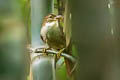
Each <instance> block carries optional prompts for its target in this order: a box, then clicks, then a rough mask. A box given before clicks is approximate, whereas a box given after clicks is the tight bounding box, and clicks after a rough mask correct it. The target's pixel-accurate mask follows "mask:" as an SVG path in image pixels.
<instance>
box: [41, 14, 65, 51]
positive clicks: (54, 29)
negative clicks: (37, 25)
mask: <svg viewBox="0 0 120 80" xmlns="http://www.w3.org/2000/svg"><path fill="white" fill-rule="evenodd" d="M40 36H41V39H42V40H43V41H44V42H45V43H46V44H47V45H48V46H49V47H50V48H52V49H55V50H61V49H63V48H65V45H66V40H65V35H64V32H63V16H61V15H58V16H56V15H54V14H49V15H48V16H46V17H45V18H44V20H43V24H42V28H41V32H40Z"/></svg>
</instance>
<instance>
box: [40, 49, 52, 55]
mask: <svg viewBox="0 0 120 80" xmlns="http://www.w3.org/2000/svg"><path fill="white" fill-rule="evenodd" d="M49 49H50V48H43V51H42V53H44V55H48V54H47V53H46V50H49Z"/></svg>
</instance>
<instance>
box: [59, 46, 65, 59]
mask: <svg viewBox="0 0 120 80" xmlns="http://www.w3.org/2000/svg"><path fill="white" fill-rule="evenodd" d="M64 50H65V48H63V49H61V50H59V51H58V53H57V59H59V58H60V57H61V53H62V52H63V51H64Z"/></svg>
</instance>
